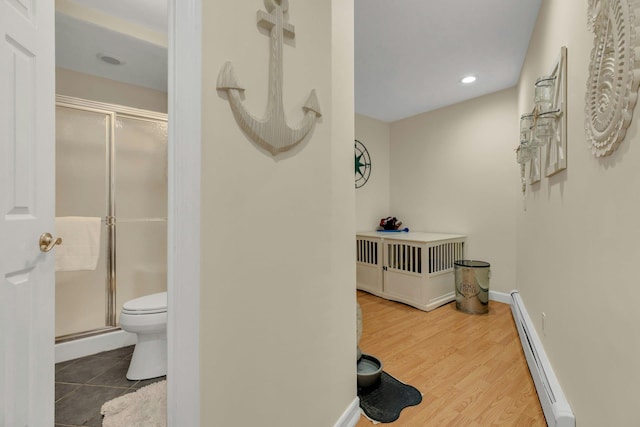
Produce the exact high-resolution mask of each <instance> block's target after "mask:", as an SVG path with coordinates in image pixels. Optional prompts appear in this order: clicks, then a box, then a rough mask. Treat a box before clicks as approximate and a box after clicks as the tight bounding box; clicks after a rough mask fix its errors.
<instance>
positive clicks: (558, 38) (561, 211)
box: [517, 0, 640, 427]
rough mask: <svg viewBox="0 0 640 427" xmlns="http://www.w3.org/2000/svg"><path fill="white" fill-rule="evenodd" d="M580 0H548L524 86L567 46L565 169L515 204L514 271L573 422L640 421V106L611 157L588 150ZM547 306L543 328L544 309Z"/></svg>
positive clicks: (527, 96)
mask: <svg viewBox="0 0 640 427" xmlns="http://www.w3.org/2000/svg"><path fill="white" fill-rule="evenodd" d="M588 3H590V2H585V1H582V0H563V1H550V0H544V1H543V2H542V8H541V9H540V13H539V16H538V22H537V24H536V28H535V31H534V34H533V38H532V40H531V43H530V46H529V51H528V53H527V57H526V60H525V63H524V67H523V70H522V74H521V76H520V83H519V86H518V112H519V113H524V112H525V111H529V110H530V109H531V105H532V98H533V90H532V86H533V83H534V82H535V79H536V78H537V77H539V76H540V75H543V74H548V73H549V72H550V70H551V67H552V65H553V63H554V62H555V61H556V59H557V57H558V55H559V53H560V47H561V46H563V45H564V46H567V49H568V67H567V71H568V106H567V112H568V131H567V135H568V154H567V161H568V168H567V170H566V171H564V172H561V173H559V174H558V175H555V176H553V177H551V178H544V177H543V179H542V181H541V182H540V184H537V185H535V186H533V187H531V188H529V189H528V190H527V191H528V193H527V196H526V210H525V209H524V208H523V205H522V204H520V206H519V208H518V210H517V230H518V234H517V235H518V239H517V261H518V264H517V265H518V267H517V280H518V288H519V289H520V293H521V294H522V297H523V301H524V303H525V305H526V307H527V310H528V312H529V315H530V316H531V318H532V320H533V322H534V324H535V325H536V326H537V329H538V334H539V335H540V338H541V340H542V343H543V345H544V347H545V350H546V352H547V354H548V356H549V358H550V360H551V363H552V365H553V369H554V371H555V373H556V375H557V376H558V378H559V381H560V383H561V385H562V387H563V389H564V392H565V394H566V395H567V398H568V400H569V402H570V404H571V406H572V408H573V411H574V413H575V415H576V421H577V424H578V425H580V426H581V427H590V426H594V427H595V426H604V425H609V426H631V425H640V414H639V413H638V411H637V410H636V407H637V401H638V399H637V397H638V390H637V385H638V384H639V383H640V369H639V368H638V360H639V359H640V341H639V340H638V339H637V337H638V326H637V325H638V324H639V323H640V313H639V311H638V309H637V303H636V298H635V297H634V295H635V294H636V292H637V288H638V283H637V282H638V281H637V280H636V277H637V275H636V263H637V258H638V254H639V251H638V240H639V239H640V227H638V211H639V210H640V191H638V190H637V188H636V184H637V183H639V182H640V169H638V165H639V164H640V145H639V144H640V137H639V129H638V128H639V126H640V119H639V117H638V115H639V114H640V110H639V107H636V111H635V113H634V117H633V120H632V122H631V125H630V127H629V128H628V131H627V135H626V138H625V139H624V141H623V142H622V143H621V144H620V146H619V148H618V149H617V150H616V151H615V152H614V153H613V154H611V156H609V157H606V158H596V157H594V156H593V155H592V154H591V150H590V147H589V145H588V144H587V142H586V137H585V131H584V120H585V116H584V106H585V93H586V81H587V78H588V67H589V57H590V53H591V48H592V46H593V34H592V33H590V32H589V31H588V29H587V6H588ZM543 312H544V313H545V314H546V324H545V329H544V330H542V322H541V316H542V313H543Z"/></svg>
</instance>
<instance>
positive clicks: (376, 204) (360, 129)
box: [355, 114, 394, 231]
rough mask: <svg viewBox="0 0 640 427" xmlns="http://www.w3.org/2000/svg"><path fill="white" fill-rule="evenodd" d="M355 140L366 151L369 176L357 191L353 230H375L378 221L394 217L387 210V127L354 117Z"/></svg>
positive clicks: (370, 120)
mask: <svg viewBox="0 0 640 427" xmlns="http://www.w3.org/2000/svg"><path fill="white" fill-rule="evenodd" d="M355 126H356V139H357V140H358V141H360V142H361V143H362V144H364V146H365V147H367V151H368V152H369V156H370V157H371V175H370V176H369V180H368V181H367V183H366V184H365V185H363V186H362V187H360V188H358V189H356V230H358V231H366V230H375V229H376V228H377V226H378V224H379V223H380V218H385V217H387V216H393V215H394V214H393V212H391V210H390V207H389V130H390V125H389V123H385V122H382V121H380V120H376V119H372V118H370V117H367V116H363V115H360V114H356V116H355Z"/></svg>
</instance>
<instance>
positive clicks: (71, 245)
mask: <svg viewBox="0 0 640 427" xmlns="http://www.w3.org/2000/svg"><path fill="white" fill-rule="evenodd" d="M100 225H101V219H100V218H99V217H81V216H64V217H58V218H56V235H57V236H60V237H62V244H61V245H60V246H57V247H56V271H78V270H95V269H96V267H97V265H98V256H99V255H100V230H101V227H100Z"/></svg>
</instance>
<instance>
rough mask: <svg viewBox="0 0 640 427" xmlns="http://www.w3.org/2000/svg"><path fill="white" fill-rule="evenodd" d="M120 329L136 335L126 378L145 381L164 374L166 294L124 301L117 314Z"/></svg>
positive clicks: (165, 372) (161, 293)
mask: <svg viewBox="0 0 640 427" xmlns="http://www.w3.org/2000/svg"><path fill="white" fill-rule="evenodd" d="M120 327H121V328H122V329H123V330H125V331H127V332H131V333H134V334H137V335H138V342H137V344H136V346H135V349H134V350H133V356H132V357H131V363H130V364H129V370H128V371H127V379H129V380H145V379H148V378H155V377H161V376H163V375H166V374H167V293H166V292H160V293H158V294H152V295H146V296H143V297H140V298H136V299H132V300H131V301H127V302H125V303H124V305H123V306H122V311H121V312H120Z"/></svg>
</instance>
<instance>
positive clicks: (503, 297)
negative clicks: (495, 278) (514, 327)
mask: <svg viewBox="0 0 640 427" xmlns="http://www.w3.org/2000/svg"><path fill="white" fill-rule="evenodd" d="M489 300H490V301H497V302H501V303H504V304H509V305H511V301H512V299H511V294H505V293H504V292H497V291H492V290H489Z"/></svg>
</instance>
